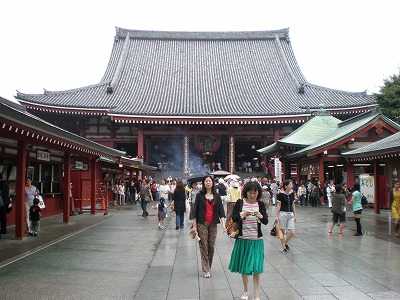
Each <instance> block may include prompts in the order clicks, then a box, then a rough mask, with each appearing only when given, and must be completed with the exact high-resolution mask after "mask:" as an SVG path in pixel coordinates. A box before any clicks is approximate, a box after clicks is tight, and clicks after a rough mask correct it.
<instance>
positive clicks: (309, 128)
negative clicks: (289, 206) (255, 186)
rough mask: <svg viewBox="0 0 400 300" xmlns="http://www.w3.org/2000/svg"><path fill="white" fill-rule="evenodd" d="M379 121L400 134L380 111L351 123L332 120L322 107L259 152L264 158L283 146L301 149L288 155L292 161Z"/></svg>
mask: <svg viewBox="0 0 400 300" xmlns="http://www.w3.org/2000/svg"><path fill="white" fill-rule="evenodd" d="M377 119H381V120H382V121H384V122H385V123H386V124H389V125H390V126H392V127H393V128H396V129H397V130H399V131H400V125H399V124H397V123H395V122H393V121H392V120H390V119H389V118H387V117H385V116H384V115H382V113H381V112H380V110H379V109H374V110H372V111H369V112H366V113H363V114H360V115H358V116H356V117H353V118H350V119H348V120H345V121H341V120H339V119H337V118H335V117H332V116H331V115H330V114H329V113H328V112H326V111H325V110H324V109H323V107H322V105H321V106H320V110H319V111H318V112H317V113H316V115H315V116H314V117H313V118H312V119H310V120H309V121H308V122H307V123H305V124H304V125H302V126H301V127H299V128H298V129H297V130H295V131H293V132H292V133H291V134H289V135H288V136H286V137H284V138H282V139H280V140H279V141H277V142H276V143H274V144H271V145H269V146H267V147H265V148H262V149H259V150H257V151H258V152H260V153H262V154H268V153H274V152H279V151H280V147H281V146H283V147H295V148H301V149H300V150H298V151H295V152H293V153H290V154H287V155H286V156H287V157H290V158H295V157H299V156H304V155H307V154H308V153H310V152H315V151H318V150H322V149H324V148H326V147H327V146H329V145H332V144H334V143H336V142H338V141H340V140H343V139H345V138H348V137H350V136H351V135H353V134H354V133H356V132H358V131H360V130H361V129H363V128H365V127H366V126H368V125H370V124H371V123H372V122H374V121H375V120H377ZM397 143H398V144H400V142H397ZM398 144H397V145H398ZM361 149H363V148H361ZM364 151H365V150H364ZM349 153H350V152H349ZM351 153H353V152H351ZM360 153H362V152H360Z"/></svg>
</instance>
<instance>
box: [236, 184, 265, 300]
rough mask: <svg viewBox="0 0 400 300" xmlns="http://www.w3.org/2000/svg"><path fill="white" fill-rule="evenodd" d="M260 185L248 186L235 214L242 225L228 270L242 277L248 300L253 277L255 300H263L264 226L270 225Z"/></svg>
mask: <svg viewBox="0 0 400 300" xmlns="http://www.w3.org/2000/svg"><path fill="white" fill-rule="evenodd" d="M261 195H262V189H261V186H260V185H259V184H258V182H255V181H249V182H247V183H246V184H245V185H244V187H243V190H242V197H243V199H239V200H238V201H237V202H236V204H235V207H234V208H233V212H232V219H233V222H236V223H238V224H239V238H238V239H237V240H236V242H235V246H234V247H233V250H232V255H231V261H230V263H229V270H230V271H231V272H235V273H240V274H242V280H243V287H244V294H243V296H242V297H241V298H240V299H241V300H248V299H249V296H248V295H249V275H253V284H254V299H259V298H260V273H263V271H264V240H263V237H262V236H263V235H262V232H261V223H262V224H264V225H267V224H268V215H267V210H266V207H265V204H264V202H262V201H260V199H261Z"/></svg>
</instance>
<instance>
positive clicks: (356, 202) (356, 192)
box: [350, 182, 363, 236]
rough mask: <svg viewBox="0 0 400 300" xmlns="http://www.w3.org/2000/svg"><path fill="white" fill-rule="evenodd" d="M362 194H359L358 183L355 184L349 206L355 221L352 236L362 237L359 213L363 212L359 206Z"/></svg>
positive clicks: (360, 205)
mask: <svg viewBox="0 0 400 300" xmlns="http://www.w3.org/2000/svg"><path fill="white" fill-rule="evenodd" d="M361 197H362V194H361V192H360V183H359V182H356V183H355V184H354V192H353V197H352V198H351V200H350V204H352V205H353V213H354V221H356V233H355V234H354V236H362V235H363V233H362V228H361V213H362V210H363V207H362V204H361Z"/></svg>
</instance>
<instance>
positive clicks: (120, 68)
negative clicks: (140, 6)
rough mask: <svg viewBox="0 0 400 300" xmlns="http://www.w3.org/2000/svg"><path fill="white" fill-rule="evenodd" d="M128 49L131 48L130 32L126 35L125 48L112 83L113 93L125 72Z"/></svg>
mask: <svg viewBox="0 0 400 300" xmlns="http://www.w3.org/2000/svg"><path fill="white" fill-rule="evenodd" d="M128 48H129V32H128V34H127V35H126V38H125V41H124V46H123V47H122V51H121V54H120V56H119V60H118V64H117V68H116V69H115V72H114V76H113V78H112V80H111V83H110V88H111V92H112V91H113V90H114V88H115V86H116V85H117V84H118V82H119V80H120V78H121V74H122V72H123V68H124V66H125V62H126V56H127V55H128Z"/></svg>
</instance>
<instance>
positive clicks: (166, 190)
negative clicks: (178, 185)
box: [158, 184, 170, 199]
mask: <svg viewBox="0 0 400 300" xmlns="http://www.w3.org/2000/svg"><path fill="white" fill-rule="evenodd" d="M158 190H159V192H160V197H162V198H164V199H168V194H169V191H170V189H169V186H168V185H167V184H165V185H162V184H160V186H159V187H158Z"/></svg>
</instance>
